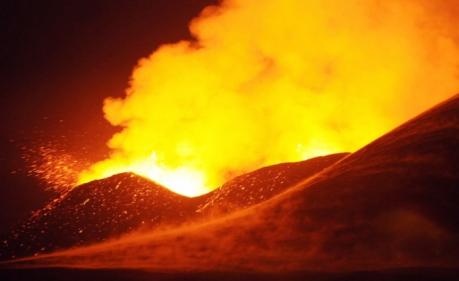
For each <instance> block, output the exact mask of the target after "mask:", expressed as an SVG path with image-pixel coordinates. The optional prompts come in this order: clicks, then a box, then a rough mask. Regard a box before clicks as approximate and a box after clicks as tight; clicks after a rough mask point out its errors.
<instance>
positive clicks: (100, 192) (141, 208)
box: [1, 153, 347, 259]
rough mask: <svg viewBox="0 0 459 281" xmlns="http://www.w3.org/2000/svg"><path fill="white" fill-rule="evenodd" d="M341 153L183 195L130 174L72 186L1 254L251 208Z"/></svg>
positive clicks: (36, 251) (32, 219) (60, 246)
mask: <svg viewBox="0 0 459 281" xmlns="http://www.w3.org/2000/svg"><path fill="white" fill-rule="evenodd" d="M345 155H347V154H346V153H341V154H335V155H330V156H324V157H317V158H313V159H310V160H306V161H301V162H296V163H283V164H278V165H273V166H269V167H264V168H262V169H259V170H256V171H254V172H250V173H247V174H244V175H242V176H239V177H237V178H235V179H233V180H230V181H229V182H228V183H226V184H224V185H223V186H222V187H220V188H218V189H216V190H215V191H213V192H210V193H208V194H205V195H203V196H199V197H194V198H190V197H185V196H182V195H179V194H176V193H174V192H171V191H170V190H168V189H167V188H165V187H162V186H160V185H158V184H156V183H154V182H151V181H149V180H147V179H145V178H143V177H140V176H137V175H135V174H132V173H124V174H118V175H114V176H112V177H109V178H107V179H103V180H97V181H93V182H90V183H87V184H83V185H80V186H77V187H76V188H74V189H72V190H71V191H70V192H68V193H66V194H64V195H62V196H61V197H59V198H56V199H55V200H53V201H52V202H51V203H49V204H48V205H47V206H45V207H44V208H43V209H41V210H38V211H36V212H35V213H34V214H33V215H32V216H31V217H30V218H29V219H28V220H27V221H25V222H24V223H22V224H20V225H19V226H18V227H17V228H16V229H14V230H13V231H12V232H11V233H9V234H7V235H6V237H5V238H4V239H3V241H4V243H3V245H1V249H2V251H1V253H2V259H10V258H17V257H23V256H28V255H38V254H39V253H45V252H50V251H55V250H58V249H65V248H69V247H75V246H81V245H87V244H91V243H96V242H101V241H105V240H107V239H113V238H116V237H119V236H120V235H122V234H126V233H129V232H131V231H133V230H139V229H148V230H151V229H153V228H164V227H171V226H177V225H180V224H183V223H185V222H191V221H196V220H203V219H204V218H205V219H207V217H209V216H216V215H222V214H224V213H229V212H232V211H236V210H240V209H243V208H246V207H250V206H252V205H255V204H257V203H260V202H262V201H264V200H267V199H269V198H271V197H273V196H274V195H276V194H279V193H281V192H282V191H283V190H285V189H286V188H288V187H289V186H291V185H292V184H295V183H297V182H299V181H301V180H302V179H305V178H307V177H310V176H312V175H314V174H315V173H317V172H319V171H320V170H322V169H324V168H326V167H328V166H330V165H331V164H333V163H335V162H336V161H338V160H339V159H341V158H342V157H344V156H345Z"/></svg>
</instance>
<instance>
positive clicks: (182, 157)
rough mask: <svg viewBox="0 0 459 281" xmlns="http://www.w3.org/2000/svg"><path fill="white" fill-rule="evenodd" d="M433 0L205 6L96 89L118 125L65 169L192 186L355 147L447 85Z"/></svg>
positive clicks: (202, 187) (445, 26) (445, 45)
mask: <svg viewBox="0 0 459 281" xmlns="http://www.w3.org/2000/svg"><path fill="white" fill-rule="evenodd" d="M437 2H442V1H423V0H417V1H415V0H410V1H377V0H369V1H360V0H346V1H322V0H320V1H319V0H317V1H304V0H286V1H278V0H266V1H263V3H260V1H255V0H227V1H223V2H222V3H221V4H220V5H218V6H212V7H207V8H206V9H204V11H203V12H202V14H201V15H200V16H199V17H198V18H196V19H194V20H193V21H192V22H191V24H190V31H191V33H192V35H193V37H194V38H195V40H193V41H181V42H178V43H175V44H168V45H163V46H161V47H160V48H158V49H157V50H156V51H154V52H153V53H152V54H151V55H150V56H149V57H148V58H143V59H141V60H140V61H139V63H138V65H137V66H136V68H135V70H134V71H133V74H132V77H131V79H130V84H129V87H128V89H127V91H126V96H125V97H124V98H107V99H106V100H105V103H104V107H103V110H104V113H105V117H106V119H107V120H108V121H109V122H110V123H111V124H112V125H113V126H119V127H121V128H122V130H121V131H120V132H119V133H117V134H115V135H114V136H113V137H112V138H111V139H110V140H109V142H108V146H109V148H110V149H111V151H112V152H111V155H110V156H109V158H107V159H105V160H102V161H100V162H98V163H95V164H93V165H92V167H90V168H89V169H87V170H85V171H83V172H82V173H81V174H80V175H79V183H84V182H88V181H91V180H94V179H99V178H104V177H107V176H110V175H113V174H116V173H120V172H126V171H130V172H134V173H136V174H139V175H141V176H145V177H148V178H150V179H152V180H154V181H156V182H158V183H160V184H163V185H164V186H167V187H168V188H170V189H171V190H173V191H175V192H177V193H181V194H184V195H187V196H196V195H199V194H203V193H206V192H208V191H210V190H211V189H213V188H216V187H218V186H219V185H221V184H222V183H223V182H224V181H225V180H227V179H228V178H229V177H232V176H234V175H237V174H240V173H243V172H246V171H248V170H253V169H255V168H258V167H261V166H263V165H268V164H272V163H277V162H286V161H297V160H303V159H307V158H311V157H314V156H318V155H322V154H329V153H333V152H341V151H354V150H356V149H358V148H359V147H361V146H362V145H364V144H366V143H368V142H369V141H371V140H373V139H375V138H376V137H378V136H379V135H381V134H382V133H385V132H386V131H388V130H389V129H391V128H393V127H394V126H396V125H398V124H399V123H401V122H402V121H405V120H407V119H408V118H410V117H412V116H414V115H415V114H417V113H419V112H421V111H422V110H425V109H427V108H428V107H430V106H432V105H433V104H435V103H436V102H439V101H441V100H442V99H444V98H446V97H448V96H450V95H451V94H452V93H454V92H456V91H457V90H458V88H459V87H458V85H459V83H458V76H457V65H458V61H459V60H458V58H459V52H458V48H457V45H456V43H455V41H454V36H453V35H452V34H453V33H457V31H456V28H455V27H454V25H452V24H451V23H450V22H449V21H448V18H447V15H446V14H442V13H443V12H438V11H439V10H440V9H438V8H439V6H440V5H442V4H441V3H437ZM436 5H437V6H436ZM433 93H435V94H433Z"/></svg>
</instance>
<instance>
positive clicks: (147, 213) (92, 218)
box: [0, 173, 196, 259]
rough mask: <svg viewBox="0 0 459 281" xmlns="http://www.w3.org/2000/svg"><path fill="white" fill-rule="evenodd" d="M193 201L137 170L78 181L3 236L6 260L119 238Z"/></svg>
mask: <svg viewBox="0 0 459 281" xmlns="http://www.w3.org/2000/svg"><path fill="white" fill-rule="evenodd" d="M195 208H196V204H195V201H194V200H193V199H191V198H187V197H183V196H181V195H179V194H176V193H173V192H171V191H169V190H168V189H166V188H164V187H162V186H160V185H157V184H155V183H153V182H151V181H148V180H146V179H144V178H142V177H139V176H136V175H134V174H130V173H125V174H119V175H115V176H112V177H110V178H107V179H104V180H98V181H93V182H91V183H87V184H83V185H81V186H78V187H76V188H74V189H73V190H71V191H70V192H68V193H67V194H64V195H63V196H62V197H59V198H56V199H55V200H54V201H52V202H51V203H50V204H48V205H47V206H46V207H44V208H43V209H41V210H38V211H36V212H35V213H34V214H33V215H32V216H31V217H30V218H29V219H28V220H27V221H26V222H25V223H23V224H21V225H20V226H19V227H18V228H16V229H14V230H13V231H12V233H10V234H9V235H8V236H7V238H5V239H4V242H3V245H2V246H1V250H2V251H0V253H2V255H3V257H2V258H3V259H8V258H14V257H19V256H24V255H32V254H36V253H40V252H47V251H52V250H56V249H60V248H66V247H72V246H77V245H82V244H88V243H91V242H99V241H103V240H105V239H107V238H109V237H111V238H113V237H117V236H118V235H120V234H122V233H126V232H129V231H131V230H133V229H135V228H138V227H142V226H143V227H151V226H157V225H159V224H161V223H167V224H177V223H180V222H182V221H184V220H186V219H187V218H189V217H190V216H191V215H192V214H193V213H194V209H195Z"/></svg>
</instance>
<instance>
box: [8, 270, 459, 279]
mask: <svg viewBox="0 0 459 281" xmlns="http://www.w3.org/2000/svg"><path fill="white" fill-rule="evenodd" d="M458 278H459V270H457V269H456V270H454V269H442V268H436V269H435V268H418V269H416V268H407V269H393V270H385V271H357V272H344V273H327V272H290V273H254V272H195V273H192V272H178V273H170V272H169V273H157V272H148V271H142V270H122V269H120V270H102V269H98V270H93V269H63V268H43V269H17V270H14V269H10V270H0V279H1V280H3V281H30V280H49V281H61V280H62V281H64V280H65V281H83V280H97V281H130V280H137V281H150V280H155V281H170V280H189V281H213V280H215V281H234V280H241V281H245V280H247V281H252V280H253V281H257V280H263V281H308V280H311V281H411V280H413V281H457V280H458Z"/></svg>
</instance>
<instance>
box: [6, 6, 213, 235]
mask: <svg viewBox="0 0 459 281" xmlns="http://www.w3.org/2000/svg"><path fill="white" fill-rule="evenodd" d="M215 2H217V1H215V0H214V1H210V0H173V1H172V0H97V1H89V0H85V1H82V0H72V1H61V0H47V1H34V0H29V1H24V0H7V1H1V4H0V30H1V31H0V32H1V33H0V34H1V44H0V61H1V64H0V66H1V83H0V87H1V88H0V91H1V105H2V107H1V110H0V114H1V119H2V122H1V123H0V126H1V130H0V167H1V170H0V182H1V188H0V198H1V200H0V232H4V231H6V230H8V229H9V228H10V227H11V226H12V225H13V224H15V223H18V221H19V220H20V219H22V218H25V217H26V216H27V215H28V214H29V213H30V212H31V211H33V210H34V209H37V208H39V207H41V206H42V205H43V204H44V203H45V202H46V201H47V200H49V198H51V197H52V196H54V194H52V192H44V191H43V186H42V185H43V184H40V182H38V181H37V179H34V178H31V177H26V176H25V173H26V167H25V163H24V161H23V160H22V159H21V157H20V154H21V152H20V147H21V146H24V145H25V146H32V145H36V144H40V143H49V142H55V143H58V144H59V146H60V148H63V149H65V150H68V151H69V152H75V151H80V152H84V155H85V156H87V157H88V158H89V159H90V160H96V159H100V158H102V157H103V155H104V154H105V153H107V149H106V148H105V142H106V141H107V139H108V138H109V137H110V136H111V134H112V133H113V132H114V131H115V129H114V128H112V127H111V126H110V125H109V124H108V123H107V122H106V121H105V120H104V119H103V114H102V101H103V99H104V98H105V97H108V96H122V95H123V94H124V89H125V88H126V87H127V83H128V80H129V75H130V73H131V71H132V69H133V67H134V66H135V64H136V62H137V61H138V60H139V59H140V58H142V57H144V56H147V55H149V54H150V53H151V52H152V51H153V50H154V49H155V48H157V47H158V46H159V45H160V44H163V43H173V42H176V41H178V40H181V39H189V33H188V22H189V20H190V19H192V18H193V17H195V16H196V15H198V14H199V11H200V10H202V8H203V7H205V6H206V5H208V4H212V3H215Z"/></svg>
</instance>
